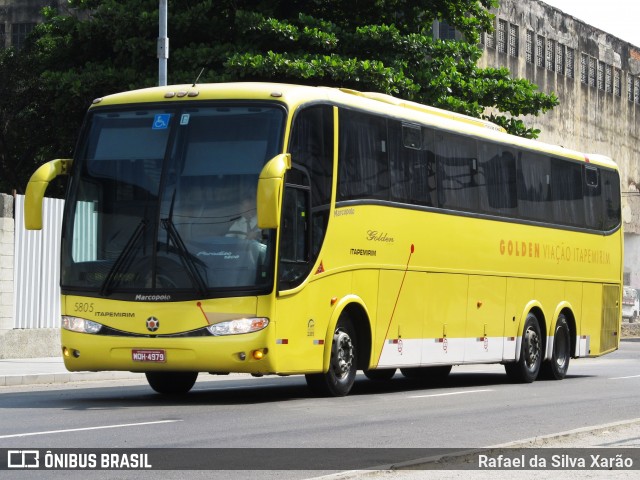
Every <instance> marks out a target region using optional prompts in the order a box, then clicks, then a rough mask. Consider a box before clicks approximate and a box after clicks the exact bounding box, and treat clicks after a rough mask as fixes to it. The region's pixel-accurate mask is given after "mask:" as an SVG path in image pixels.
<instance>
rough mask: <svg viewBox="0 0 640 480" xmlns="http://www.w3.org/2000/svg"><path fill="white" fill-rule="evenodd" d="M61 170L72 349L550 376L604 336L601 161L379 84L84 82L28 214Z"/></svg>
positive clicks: (245, 368)
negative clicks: (107, 92) (66, 135)
mask: <svg viewBox="0 0 640 480" xmlns="http://www.w3.org/2000/svg"><path fill="white" fill-rule="evenodd" d="M63 174H64V175H66V174H68V175H69V176H70V181H69V187H68V192H67V196H66V203H65V215H64V224H63V233H62V259H61V262H62V268H61V287H62V295H63V298H62V322H61V323H62V334H61V342H62V354H63V357H64V362H65V365H66V367H67V368H68V369H69V370H70V371H79V370H90V371H96V370H125V371H133V372H144V373H145V374H146V377H147V379H148V382H149V384H150V386H151V387H152V388H153V389H154V390H155V391H157V392H160V393H167V394H178V393H186V392H188V391H189V390H190V389H191V388H192V386H193V384H194V382H195V381H196V377H197V375H198V373H199V372H208V373H211V374H226V373H229V372H241V373H249V374H253V375H257V376H260V375H266V374H277V375H295V374H304V375H305V376H306V379H307V383H308V385H309V386H310V387H311V388H312V390H314V391H315V392H318V393H319V394H323V395H332V396H342V395H346V394H348V392H349V391H350V390H351V388H352V386H353V384H354V380H355V377H356V372H357V370H363V371H364V373H365V375H366V376H367V377H368V378H369V379H372V380H388V379H390V378H391V377H392V376H393V375H394V374H395V372H396V371H397V369H400V371H401V373H402V374H403V375H405V376H407V377H415V378H434V377H435V378H437V377H444V376H446V375H448V374H449V372H450V370H451V367H452V366H453V365H461V364H477V363H501V364H504V366H505V369H506V373H507V374H508V376H509V377H511V378H512V379H514V380H516V381H520V382H532V381H534V380H535V379H536V378H537V377H538V375H539V374H540V375H544V376H546V377H550V378H555V379H562V378H563V377H564V376H565V375H566V373H567V368H568V366H569V360H570V358H576V357H586V356H599V355H602V354H605V353H608V352H611V351H613V350H615V349H616V348H618V346H619V340H620V336H619V331H620V318H621V317H620V302H621V296H622V293H621V290H622V286H621V285H622V259H623V254H622V249H623V235H622V229H621V214H620V212H621V208H620V180H619V174H618V170H617V168H616V165H615V163H614V162H613V161H611V160H610V159H608V158H605V157H602V156H597V155H589V156H587V155H584V154H581V153H578V152H575V151H571V150H568V149H565V148H562V147H558V146H551V145H545V144H543V143H541V142H537V141H532V140H526V139H522V138H518V137H514V136H511V135H508V134H507V133H505V132H504V131H501V129H500V128H498V127H496V126H495V125H493V124H491V123H488V122H484V121H481V120H478V119H474V118H470V117H465V116H462V115H456V114H452V113H450V112H445V111H442V110H438V109H434V108H431V107H427V106H424V105H419V104H416V103H412V102H406V101H402V100H400V99H396V98H394V97H391V96H387V95H381V94H375V93H364V92H356V91H353V90H347V89H334V88H321V87H307V86H295V85H282V84H269V83H230V84H212V85H181V86H168V87H156V88H150V89H143V90H137V91H130V92H126V93H120V94H116V95H111V96H106V97H104V98H98V99H96V100H95V101H94V103H93V105H92V106H91V107H90V109H89V111H88V114H87V118H86V121H85V123H84V126H83V129H82V133H81V136H80V139H79V142H78V144H77V148H76V152H75V154H74V158H73V160H71V159H58V160H53V161H51V162H49V163H47V164H45V165H43V166H42V167H40V169H38V170H37V171H36V172H35V173H34V175H33V176H32V179H31V181H30V182H29V185H28V187H27V194H26V203H25V211H26V220H25V222H26V227H27V228H29V229H38V228H41V225H42V213H41V211H42V207H41V205H42V198H43V196H44V192H45V190H46V187H47V185H48V183H49V182H50V181H51V180H52V179H53V178H55V177H56V176H58V175H63Z"/></svg>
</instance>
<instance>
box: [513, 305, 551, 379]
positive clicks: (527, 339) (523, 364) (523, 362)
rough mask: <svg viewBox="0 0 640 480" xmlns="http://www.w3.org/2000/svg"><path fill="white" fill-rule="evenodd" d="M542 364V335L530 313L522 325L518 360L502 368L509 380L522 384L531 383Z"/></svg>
mask: <svg viewBox="0 0 640 480" xmlns="http://www.w3.org/2000/svg"><path fill="white" fill-rule="evenodd" d="M541 364H542V335H540V325H539V324H538V319H537V317H536V316H535V315H534V314H533V313H530V314H529V315H527V320H526V321H525V324H524V331H523V332H522V346H521V348H520V359H519V360H518V361H517V362H512V363H507V364H505V366H504V368H505V370H506V372H507V375H508V377H509V378H510V379H511V380H514V381H516V382H522V383H531V382H533V381H534V380H535V379H536V378H537V377H538V373H539V371H540V365H541Z"/></svg>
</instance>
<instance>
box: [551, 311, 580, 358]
mask: <svg viewBox="0 0 640 480" xmlns="http://www.w3.org/2000/svg"><path fill="white" fill-rule="evenodd" d="M560 315H564V319H565V320H566V322H567V326H568V327H569V341H570V346H571V347H570V353H569V354H570V356H571V358H576V339H577V338H578V337H577V335H578V328H577V325H576V316H575V314H574V313H573V308H571V306H570V305H568V304H567V305H564V306H563V307H562V309H561V310H560V312H558V315H556V319H557V318H560ZM556 322H557V320H556ZM554 331H555V325H554Z"/></svg>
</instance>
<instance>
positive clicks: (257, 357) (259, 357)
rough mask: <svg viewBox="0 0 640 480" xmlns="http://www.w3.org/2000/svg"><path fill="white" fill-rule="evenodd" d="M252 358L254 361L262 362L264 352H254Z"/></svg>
mask: <svg viewBox="0 0 640 480" xmlns="http://www.w3.org/2000/svg"><path fill="white" fill-rule="evenodd" d="M253 358H254V359H255V360H262V359H263V358H264V352H263V351H262V350H254V351H253Z"/></svg>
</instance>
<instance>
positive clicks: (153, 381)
mask: <svg viewBox="0 0 640 480" xmlns="http://www.w3.org/2000/svg"><path fill="white" fill-rule="evenodd" d="M145 375H146V377H147V382H149V386H150V387H151V388H153V389H154V390H155V391H156V392H158V393H162V394H163V395H184V394H185V393H187V392H189V390H191V387H193V384H194V383H196V379H197V378H198V372H145Z"/></svg>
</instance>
